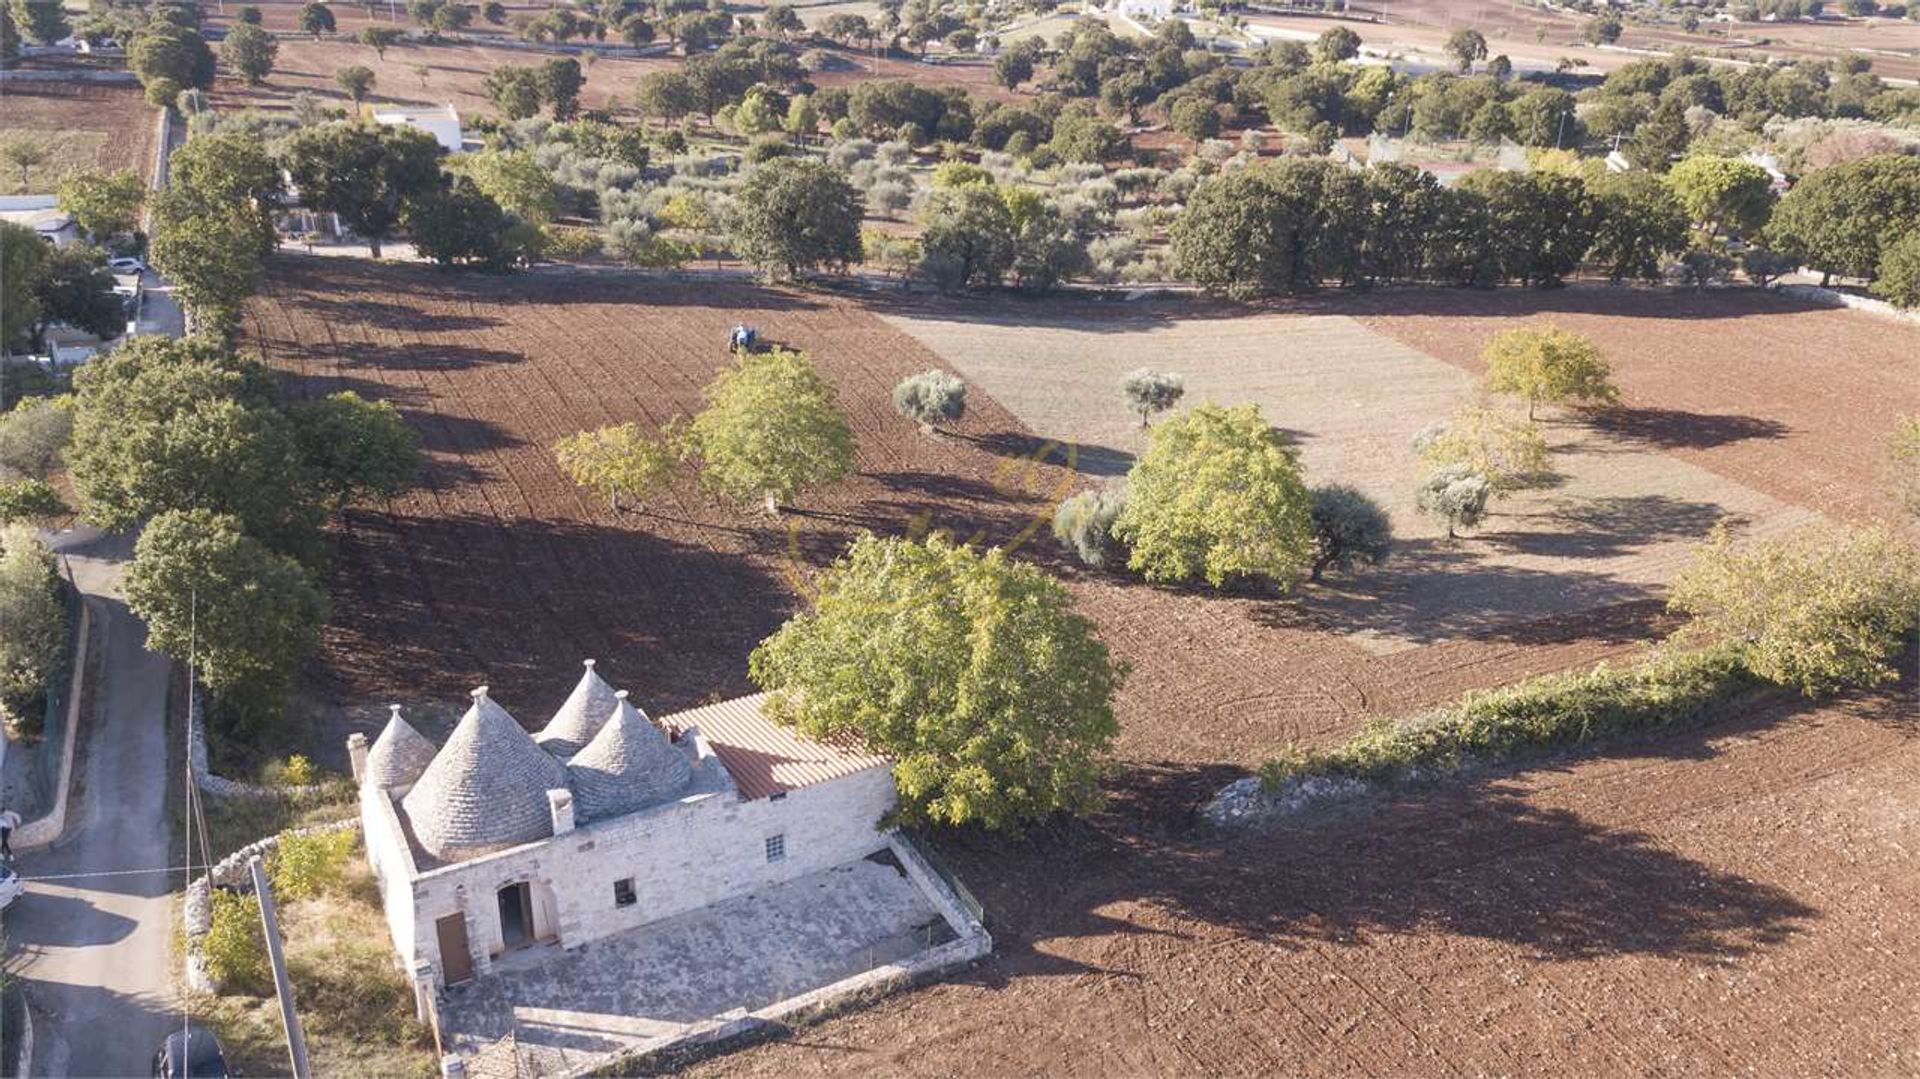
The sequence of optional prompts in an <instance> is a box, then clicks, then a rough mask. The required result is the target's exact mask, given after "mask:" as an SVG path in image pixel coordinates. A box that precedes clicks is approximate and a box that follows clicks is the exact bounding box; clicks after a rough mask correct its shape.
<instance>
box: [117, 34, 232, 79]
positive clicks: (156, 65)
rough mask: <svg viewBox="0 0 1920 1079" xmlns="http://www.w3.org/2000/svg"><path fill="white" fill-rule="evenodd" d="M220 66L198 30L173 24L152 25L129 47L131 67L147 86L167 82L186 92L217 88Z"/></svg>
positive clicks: (128, 53) (128, 64) (138, 35)
mask: <svg viewBox="0 0 1920 1079" xmlns="http://www.w3.org/2000/svg"><path fill="white" fill-rule="evenodd" d="M216 66H217V65H216V63H215V61H214V57H213V50H212V49H211V48H208V47H207V43H206V41H205V40H203V39H202V38H201V37H200V34H199V32H198V31H196V30H193V29H190V28H188V27H184V26H177V25H174V24H173V23H169V22H163V21H159V20H156V21H154V22H152V23H151V24H149V25H148V26H147V27H146V28H145V29H143V30H141V31H140V32H139V33H137V34H135V35H134V36H133V41H132V43H131V44H129V45H128V46H127V67H128V68H130V69H131V70H132V71H133V73H134V74H135V75H137V76H139V78H140V83H141V85H143V86H147V87H151V86H153V84H154V83H156V82H158V81H161V80H167V81H171V82H172V83H173V84H174V85H175V86H177V87H179V88H180V89H182V90H186V89H200V90H205V89H207V88H209V87H211V86H212V85H213V77H214V73H215V68H216Z"/></svg>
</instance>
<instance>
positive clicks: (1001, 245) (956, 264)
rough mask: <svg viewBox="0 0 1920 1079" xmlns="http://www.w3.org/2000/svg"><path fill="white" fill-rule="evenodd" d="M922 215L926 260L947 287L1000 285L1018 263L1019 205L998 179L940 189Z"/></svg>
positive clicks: (924, 265)
mask: <svg viewBox="0 0 1920 1079" xmlns="http://www.w3.org/2000/svg"><path fill="white" fill-rule="evenodd" d="M922 216H923V218H924V222H923V223H924V231H923V232H922V234H921V237H920V248H921V252H922V258H921V265H922V268H923V270H924V271H925V272H926V274H927V276H928V277H930V278H932V279H933V281H934V283H936V284H938V285H939V286H940V287H941V288H945V289H963V288H969V287H988V286H992V285H997V284H999V283H1000V281H1001V279H1002V278H1004V277H1006V275H1007V272H1008V271H1009V270H1011V269H1013V265H1014V259H1015V257H1016V255H1017V253H1018V252H1017V249H1016V247H1015V236H1014V223H1013V211H1012V209H1011V208H1010V207H1009V206H1008V205H1007V200H1006V199H1005V198H1004V197H1002V195H1001V193H1000V191H999V189H998V188H996V187H994V186H993V185H991V184H963V185H961V186H959V187H954V188H943V189H940V190H937V191H935V192H934V193H933V194H932V195H931V196H930V197H929V198H928V199H927V202H926V208H925V211H924V213H923V215H922Z"/></svg>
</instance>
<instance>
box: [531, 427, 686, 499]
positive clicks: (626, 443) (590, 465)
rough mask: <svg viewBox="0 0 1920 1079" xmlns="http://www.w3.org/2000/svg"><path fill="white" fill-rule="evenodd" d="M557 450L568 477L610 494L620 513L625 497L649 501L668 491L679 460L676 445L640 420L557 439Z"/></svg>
mask: <svg viewBox="0 0 1920 1079" xmlns="http://www.w3.org/2000/svg"><path fill="white" fill-rule="evenodd" d="M553 455H554V458H555V459H556V460H557V461H558V462H559V464H560V471H562V472H564V473H566V474H567V478H568V479H570V480H572V481H573V482H575V483H577V484H579V485H580V486H582V487H585V488H587V489H588V490H591V491H593V492H594V493H596V494H598V495H600V496H601V497H603V498H605V499H606V500H607V507H608V508H609V509H611V510H613V511H614V512H615V513H618V512H620V509H621V505H620V500H621V499H623V498H625V499H627V500H629V501H631V502H635V503H642V504H644V503H645V502H646V501H647V500H648V499H650V498H652V496H653V495H654V494H656V493H657V492H659V491H661V490H663V489H664V488H665V487H666V486H667V484H668V483H670V482H672V479H673V470H674V466H675V465H676V464H677V457H676V456H675V454H674V451H673V447H672V446H671V445H669V444H668V442H667V441H666V440H663V439H656V438H650V437H648V436H647V433H646V432H645V431H643V430H642V429H641V427H640V425H639V424H637V423H621V424H613V425H609V426H607V427H601V428H598V429H595V430H592V431H581V432H579V433H577V434H571V435H568V436H567V437H565V438H563V439H561V440H560V441H559V442H556V443H554V447H553Z"/></svg>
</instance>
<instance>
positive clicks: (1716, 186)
mask: <svg viewBox="0 0 1920 1079" xmlns="http://www.w3.org/2000/svg"><path fill="white" fill-rule="evenodd" d="M1667 184H1668V185H1669V186H1671V187H1672V188H1673V193H1674V195H1675V196H1677V197H1678V198H1679V199H1680V205H1681V206H1682V207H1683V208H1684V209H1685V210H1686V211H1687V215H1688V216H1689V217H1691V218H1693V222H1694V224H1696V225H1698V226H1699V227H1700V231H1701V232H1703V233H1705V234H1706V235H1708V236H1710V237H1711V236H1719V235H1721V234H1722V233H1731V234H1734V235H1739V236H1745V235H1749V234H1751V233H1754V232H1758V231H1759V230H1760V228H1761V227H1762V226H1764V225H1765V224H1766V223H1767V216H1768V215H1769V214H1770V213H1771V212H1772V210H1773V186H1772V185H1773V181H1772V179H1771V178H1770V177H1769V176H1768V175H1767V170H1765V169H1763V168H1761V167H1760V166H1758V165H1755V164H1754V163H1752V162H1750V161H1740V160H1736V159H1734V158H1729V157H1714V156H1712V155H1710V154H1698V155H1695V156H1693V157H1689V158H1687V159H1686V160H1685V161H1682V162H1680V163H1679V164H1678V165H1675V166H1674V167H1673V169H1672V170H1671V171H1669V172H1668V173H1667Z"/></svg>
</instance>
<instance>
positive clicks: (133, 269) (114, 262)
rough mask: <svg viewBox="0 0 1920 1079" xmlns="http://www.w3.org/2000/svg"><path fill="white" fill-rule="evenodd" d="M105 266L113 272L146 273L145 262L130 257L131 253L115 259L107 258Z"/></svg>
mask: <svg viewBox="0 0 1920 1079" xmlns="http://www.w3.org/2000/svg"><path fill="white" fill-rule="evenodd" d="M107 268H108V269H110V270H112V271H114V272H115V273H146V272H147V264H146V263H144V262H141V261H140V260H139V259H137V258H134V257H132V256H131V255H128V256H125V257H122V258H117V259H108V260H107Z"/></svg>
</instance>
